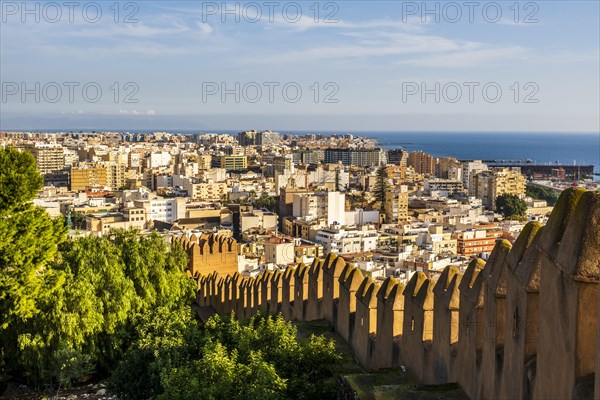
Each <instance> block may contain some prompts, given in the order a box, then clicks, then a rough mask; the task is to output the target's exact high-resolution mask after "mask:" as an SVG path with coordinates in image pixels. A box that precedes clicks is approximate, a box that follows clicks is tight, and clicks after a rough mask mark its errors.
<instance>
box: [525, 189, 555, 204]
mask: <svg viewBox="0 0 600 400" xmlns="http://www.w3.org/2000/svg"><path fill="white" fill-rule="evenodd" d="M525 194H526V195H527V196H529V197H532V198H534V199H539V200H546V201H547V202H548V204H549V205H551V206H553V205H554V204H556V202H557V201H558V196H560V193H559V192H558V191H556V190H552V189H547V188H545V187H542V186H534V185H527V191H526V193H525Z"/></svg>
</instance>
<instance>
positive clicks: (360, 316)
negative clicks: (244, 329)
mask: <svg viewBox="0 0 600 400" xmlns="http://www.w3.org/2000/svg"><path fill="white" fill-rule="evenodd" d="M599 272H600V192H586V191H585V190H582V189H569V190H567V191H565V192H563V194H562V195H561V197H560V199H559V201H558V203H557V204H556V206H555V208H554V211H553V213H552V215H551V217H550V220H549V221H548V224H547V225H546V226H541V225H540V224H538V223H536V222H532V223H529V224H528V225H526V227H525V229H524V230H523V232H522V233H521V235H520V236H519V238H518V239H517V240H516V241H515V243H514V244H513V245H511V243H509V242H507V241H504V240H503V241H499V242H498V243H497V245H496V247H495V248H494V251H493V252H492V254H491V255H490V258H489V259H488V261H487V263H484V262H483V261H482V260H480V259H474V260H472V261H471V263H470V264H469V267H468V268H467V270H466V271H465V273H464V275H463V274H461V273H460V272H459V270H458V269H457V268H456V267H452V266H450V267H448V268H446V269H445V270H444V271H443V273H442V274H441V275H440V277H439V278H438V280H437V281H432V280H430V279H428V278H427V277H426V276H425V275H424V274H423V273H416V274H415V275H414V276H413V277H412V279H411V280H410V282H409V283H408V284H407V285H406V287H404V286H403V285H401V284H400V283H398V282H397V281H396V280H394V279H393V278H388V279H386V280H385V281H384V282H383V283H378V282H374V281H373V280H372V279H371V278H369V277H365V276H363V274H362V273H361V271H359V270H358V269H356V268H355V267H354V266H353V265H351V264H347V263H346V262H345V261H344V260H343V259H342V258H339V257H336V256H335V255H329V256H327V257H326V258H325V259H324V260H316V261H315V262H314V263H313V264H312V265H310V266H305V265H300V266H298V267H296V268H292V267H290V268H288V269H287V270H285V271H276V272H266V273H264V274H263V275H261V276H259V277H258V278H256V279H252V280H247V279H244V278H242V277H241V276H240V275H239V274H234V275H231V276H227V277H223V276H219V275H218V274H216V273H212V274H208V275H202V276H199V277H197V279H198V296H197V299H198V303H199V304H200V305H204V306H212V307H213V308H214V309H215V311H217V312H219V313H223V314H229V313H230V312H232V311H235V313H236V315H238V316H240V317H248V316H249V315H250V314H251V313H252V312H254V311H256V310H263V311H268V312H269V313H279V312H281V313H282V314H283V315H284V316H285V317H286V318H288V319H291V320H301V321H310V320H316V319H326V320H328V321H329V322H331V324H332V325H333V326H334V327H335V329H336V330H337V332H339V333H340V335H341V337H343V338H344V340H346V341H347V342H348V344H349V345H350V347H351V348H352V349H353V351H354V353H355V354H356V356H357V358H358V359H359V360H360V362H361V363H362V364H363V365H364V366H366V367H367V368H370V369H380V368H394V367H398V366H400V365H404V366H406V367H407V368H408V369H410V370H411V371H412V372H413V373H414V374H415V375H416V376H417V377H418V378H419V379H420V380H421V381H422V382H423V383H424V384H443V383H452V382H455V383H458V384H459V385H460V386H461V387H462V388H463V390H464V391H465V392H466V393H467V395H468V396H469V397H471V398H474V399H481V398H486V399H491V398H504V399H518V398H523V399H530V398H531V399H567V398H573V399H584V398H591V397H594V393H596V394H595V398H596V399H598V398H600V377H597V376H595V371H596V368H599V367H600V357H598V354H597V351H596V348H597V346H598V345H599V344H600V335H599V334H598V329H597V322H598V316H599V315H600V303H599V299H598V280H599ZM249 293H251V294H249ZM594 385H595V389H594ZM594 390H595V391H594Z"/></svg>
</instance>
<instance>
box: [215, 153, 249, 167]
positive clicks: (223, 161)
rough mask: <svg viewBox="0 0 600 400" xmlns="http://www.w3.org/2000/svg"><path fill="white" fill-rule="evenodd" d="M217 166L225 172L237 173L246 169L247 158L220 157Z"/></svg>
mask: <svg viewBox="0 0 600 400" xmlns="http://www.w3.org/2000/svg"><path fill="white" fill-rule="evenodd" d="M219 166H220V167H221V168H224V169H225V170H227V171H239V170H243V169H248V157H246V156H221V158H220V159H219Z"/></svg>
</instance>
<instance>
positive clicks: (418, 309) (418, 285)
mask: <svg viewBox="0 0 600 400" xmlns="http://www.w3.org/2000/svg"><path fill="white" fill-rule="evenodd" d="M432 286H433V283H432V282H431V281H430V280H429V279H427V277H426V276H425V274H424V273H423V272H417V273H415V274H414V275H413V277H412V278H411V280H410V281H409V282H408V285H406V288H405V289H404V327H403V329H402V345H401V349H402V350H401V351H402V360H403V362H404V363H405V364H406V365H408V366H409V368H410V369H411V370H412V371H413V372H414V373H415V374H416V375H417V376H418V377H420V378H422V380H423V383H425V384H429V383H431V382H430V373H429V371H430V368H429V367H430V362H429V360H430V358H431V338H432V334H433V291H432Z"/></svg>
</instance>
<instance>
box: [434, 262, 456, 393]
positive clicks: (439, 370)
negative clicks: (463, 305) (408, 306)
mask: <svg viewBox="0 0 600 400" xmlns="http://www.w3.org/2000/svg"><path fill="white" fill-rule="evenodd" d="M461 279H462V274H461V273H460V271H459V270H458V268H456V267H454V266H450V267H448V268H445V269H444V271H443V272H442V274H441V275H440V277H439V278H438V281H437V283H436V284H435V286H434V287H433V296H434V300H433V339H432V343H431V344H432V362H433V369H432V370H430V373H431V374H432V376H431V381H432V382H436V383H437V384H443V383H446V382H456V369H455V368H454V363H455V360H456V351H457V350H456V347H457V345H456V343H457V342H458V305H459V297H460V294H459V290H458V286H459V284H460V281H461Z"/></svg>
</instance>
